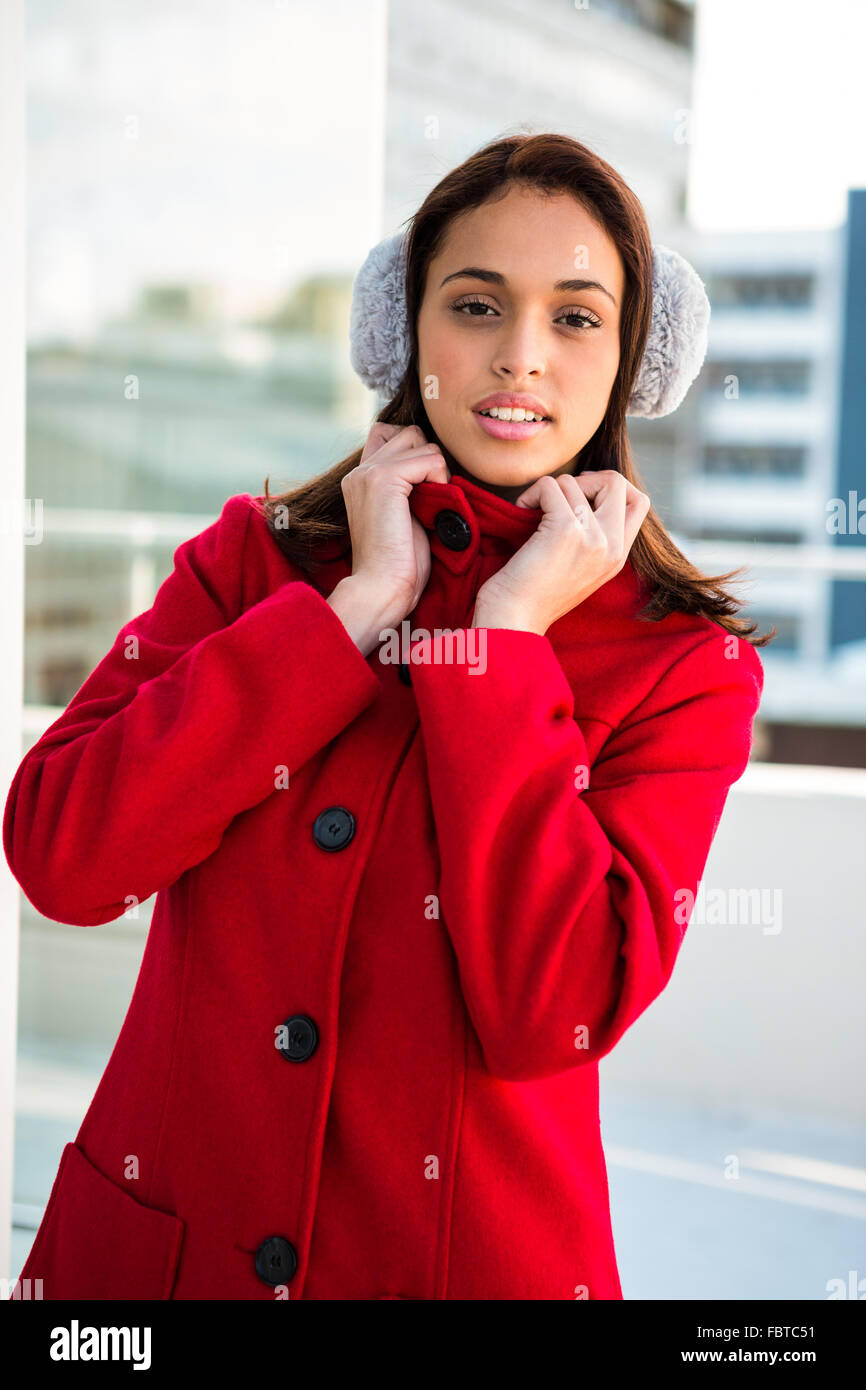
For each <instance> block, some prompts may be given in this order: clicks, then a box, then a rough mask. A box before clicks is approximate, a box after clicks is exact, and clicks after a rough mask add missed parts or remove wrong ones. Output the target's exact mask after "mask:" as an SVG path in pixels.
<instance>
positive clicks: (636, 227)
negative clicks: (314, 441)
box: [261, 134, 776, 647]
mask: <svg viewBox="0 0 866 1390" xmlns="http://www.w3.org/2000/svg"><path fill="white" fill-rule="evenodd" d="M517 183H519V184H521V185H524V186H531V187H534V188H537V189H540V190H541V191H543V192H566V193H570V194H572V195H573V196H574V197H575V198H577V199H578V201H579V202H581V203H582V204H583V205H584V206H585V207H586V208H587V211H588V212H590V214H591V215H593V216H594V217H595V219H596V220H597V221H598V222H599V223H600V224H601V225H602V226H603V228H604V229H605V231H606V232H607V233H608V235H609V236H610V237H611V239H612V241H613V242H614V244H615V245H616V247H617V249H618V251H619V254H620V256H621V257H622V261H623V265H624V269H625V286H626V288H625V296H624V303H623V310H622V314H621V320H620V364H619V370H618V372H617V376H616V380H615V381H614V384H613V387H612V389H611V393H610V398H609V400H608V405H607V410H606V412H605V415H604V419H603V420H602V421H601V424H600V425H599V426H598V429H597V430H596V431H595V434H594V435H593V436H592V438H591V439H590V440H589V441H588V442H587V443H586V444H585V445H584V447H583V449H582V450H581V452H580V459H579V466H578V467H577V469H576V470H575V471H576V473H580V472H582V471H583V470H584V469H592V470H595V469H604V468H612V469H617V470H618V471H619V472H620V473H622V474H623V475H624V476H625V477H626V478H628V479H629V481H630V482H632V483H634V485H635V486H636V487H639V488H641V489H642V490H643V491H647V489H646V487H645V486H644V484H643V483H642V481H641V479H640V475H639V472H638V469H637V467H636V465H635V462H634V459H633V457H632V452H631V444H630V441H629V437H628V430H627V428H626V420H625V412H626V406H627V404H628V400H629V396H630V394H631V390H632V386H633V384H634V381H635V378H636V376H637V372H638V369H639V367H640V362H641V358H642V356H643V352H644V347H645V344H646V340H647V335H648V333H649V329H650V322H651V317H652V242H651V239H650V233H649V228H648V226H647V221H646V217H645V214H644V211H643V208H642V206H641V203H640V201H639V200H638V198H637V197H636V195H635V194H634V193H633V192H632V190H631V189H630V188H629V187H628V185H627V184H626V183H625V181H624V180H623V178H622V177H621V176H620V175H619V174H618V173H617V172H616V170H615V169H614V168H612V166H611V165H610V164H608V163H606V161H605V160H603V159H601V158H600V156H599V155H597V154H595V153H594V152H593V151H592V150H590V149H588V148H587V146H586V145H582V144H581V143H580V142H579V141H577V140H573V139H571V138H570V137H569V136H567V135H559V134H538V135H512V136H508V137H506V138H504V139H500V140H494V141H492V142H491V143H490V144H488V145H485V146H484V147H483V148H481V149H480V150H477V151H476V152H475V153H474V154H472V155H470V156H469V158H468V159H466V160H465V161H464V162H463V163H462V164H460V165H459V166H458V167H457V168H456V169H453V170H452V171H451V172H450V173H449V174H446V176H445V177H444V178H443V179H442V180H441V181H440V182H439V183H438V184H437V185H436V187H435V188H434V189H432V190H431V191H430V193H428V195H427V197H426V198H425V199H424V202H423V203H422V204H421V207H420V208H419V209H418V211H417V212H416V213H415V215H414V217H412V218H410V219H408V221H409V223H410V226H409V229H408V241H407V256H406V310H407V319H408V325H409V333H410V341H411V353H410V357H409V363H408V366H407V368H406V372H405V375H404V377H403V380H402V382H401V384H400V387H399V389H398V391H397V394H396V395H395V396H394V397H393V399H392V400H390V401H389V402H388V403H387V405H385V406H384V407H383V408H382V409H381V410H380V411H379V414H378V415H377V417H376V418H377V419H378V420H381V421H384V422H385V423H387V424H394V425H404V426H405V425H417V426H418V427H419V428H420V429H421V430H422V432H423V433H424V435H425V437H426V438H427V439H429V440H430V441H431V442H433V443H438V444H441V441H440V440H438V439H437V437H436V434H435V431H434V430H433V428H432V426H431V424H430V421H429V419H428V418H427V411H426V410H425V408H424V401H423V398H422V395H421V388H420V385H419V381H418V338H417V331H416V327H417V317H418V312H419V309H420V307H421V302H422V299H423V296H424V287H425V284H426V278H427V268H428V266H429V264H430V261H431V260H432V259H433V257H434V256H435V255H436V254H437V251H438V249H439V247H440V245H441V243H442V240H443V237H444V235H445V233H446V231H447V229H448V226H449V224H450V223H451V221H452V220H453V219H454V218H455V217H457V216H458V215H459V214H460V213H463V212H466V211H468V210H469V209H472V208H476V207H479V206H480V205H481V204H483V203H487V202H493V201H496V200H498V199H499V198H500V197H504V196H505V194H506V193H507V192H508V189H509V186H510V185H512V184H517ZM362 448H363V446H362V447H361V448H358V449H355V450H353V452H352V453H351V454H349V456H348V457H347V458H345V459H343V460H342V461H341V462H340V463H337V464H334V466H333V467H332V468H329V469H328V471H327V472H326V473H322V474H320V475H319V476H318V477H316V478H313V479H312V480H311V481H310V482H307V483H304V484H302V485H301V486H300V487H296V488H294V489H293V490H291V491H289V492H284V493H281V494H279V495H277V496H271V494H270V493H269V491H268V481H269V479H268V478H266V479H265V486H264V494H263V495H264V499H265V500H264V501H263V502H262V503H261V508H262V511H263V513H264V515H265V517H266V518H267V521H268V526H269V527H270V530H271V532H272V534H273V536H274V539H275V540H276V541H277V544H278V545H279V546H280V547H281V549H282V550H283V551H284V552H285V553H286V554H287V555H288V557H289V558H290V559H291V560H292V561H294V562H295V563H296V564H298V565H299V566H301V567H302V568H306V569H307V570H315V569H317V568H318V566H319V563H320V562H319V561H318V560H317V558H316V555H315V551H316V548H317V546H319V545H320V544H321V543H322V542H327V541H333V540H335V539H337V538H339V539H346V540H347V541H348V536H349V532H348V520H347V516H346V507H345V501H344V498H343V492H342V488H341V486H340V484H341V481H342V479H343V478H344V477H345V475H346V474H347V473H349V472H350V471H351V470H352V469H353V468H355V467H356V466H357V464H358V463H359V462H360V459H361V453H362ZM278 508H279V509H280V512H279V515H280V518H281V519H282V518H284V517H285V516H286V515H289V516H290V518H291V524H290V526H289V527H286V526H285V525H282V524H278V523H277V515H278V511H277V509H278ZM286 509H288V511H287V510H286ZM629 556H630V559H631V561H632V564H633V565H634V568H635V570H636V571H637V573H638V574H639V575H640V576H641V577H642V578H643V579H645V580H646V581H648V583H649V586H650V590H651V593H652V596H651V598H650V599H649V600H648V602H647V603H646V604H645V605H644V607H643V609H642V610H641V612H640V614H639V616H640V617H641V618H644V619H646V620H648V621H651V622H658V621H659V620H660V619H662V618H664V617H666V616H667V614H668V613H672V612H676V611H679V612H685V613H697V614H702V615H703V616H704V617H707V618H710V619H711V620H712V621H713V622H715V623H718V624H719V625H720V626H721V627H723V628H725V629H726V630H727V631H728V632H731V633H735V634H736V635H737V636H739V637H743V638H747V639H748V640H749V641H752V638H751V634H752V633H754V632H755V630H756V628H757V626H758V624H757V623H754V622H753V623H751V624H747V622H746V620H745V619H744V618H738V617H736V616H734V615H735V614H736V612H737V609H739V608H741V607H742V606H743V602H744V601H743V600H742V599H738V598H736V597H734V596H733V595H731V594H729V593H727V592H726V590H725V589H724V587H723V585H724V584H725V583H726V582H727V581H728V580H730V579H733V578H735V577H736V576H737V575H738V574H739V570H736V569H735V570H730V571H728V572H727V573H726V574H718V575H713V576H711V577H708V576H706V575H704V574H701V572H700V570H698V569H697V568H696V567H695V566H694V565H693V564H692V563H691V562H690V561H689V560H688V559H687V558H686V556H685V555H683V553H682V551H681V550H679V549H678V547H677V546H676V545H675V544H674V542H673V541H672V539H671V537H670V536H669V534H668V532H667V530H666V529H665V527H664V525H663V523H662V521H661V520H660V518H659V517H658V516H657V514H656V512H655V511H654V510H653V508H652V507H651V508H650V510H649V511H648V512H647V515H646V517H645V518H644V521H643V524H642V526H641V529H640V531H639V532H638V535H637V537H636V538H635V540H634V542H633V544H632V547H631V549H630V551H629ZM739 568H740V570H742V569H743V568H744V567H743V566H740V567H739ZM775 635H776V629H775V628H773V630H772V631H771V632H769V633H765V634H764V635H763V636H761V637H756V638H755V639H754V640H753V641H752V645H753V646H756V647H758V646H764V645H765V644H766V643H767V642H769V641H771V640H772V638H773V637H774V636H775Z"/></svg>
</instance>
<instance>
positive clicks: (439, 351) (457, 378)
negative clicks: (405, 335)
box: [420, 329, 478, 410]
mask: <svg viewBox="0 0 866 1390" xmlns="http://www.w3.org/2000/svg"><path fill="white" fill-rule="evenodd" d="M420 365H421V374H422V389H423V387H424V385H425V383H426V381H427V380H428V379H429V378H430V377H434V378H435V380H436V383H437V386H438V397H437V398H436V400H435V402H434V401H431V402H430V404H431V405H432V404H435V405H438V407H439V409H443V408H444V409H446V410H447V408H448V406H449V404H451V403H456V401H457V400H458V398H459V397H460V394H461V392H462V391H463V390H464V387H465V384H468V383H470V382H471V381H472V380H473V378H474V377H475V376H477V373H478V367H477V363H476V362H475V358H474V355H473V352H472V347H471V344H469V343H468V342H467V340H466V339H465V338H461V337H459V336H455V335H453V334H450V333H448V332H447V331H445V330H442V329H439V330H434V332H432V333H430V334H428V336H427V339H426V341H425V344H424V353H423V354H422V357H421V364H420Z"/></svg>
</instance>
